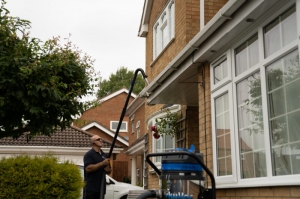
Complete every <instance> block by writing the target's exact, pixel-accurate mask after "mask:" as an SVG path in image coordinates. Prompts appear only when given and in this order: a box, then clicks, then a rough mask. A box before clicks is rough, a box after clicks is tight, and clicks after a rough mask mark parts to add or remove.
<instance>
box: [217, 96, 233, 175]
mask: <svg viewBox="0 0 300 199" xmlns="http://www.w3.org/2000/svg"><path fill="white" fill-rule="evenodd" d="M215 104H216V109H217V108H220V109H219V110H216V111H215V112H216V118H215V120H216V132H215V134H216V139H217V140H216V142H217V149H216V150H217V153H218V154H217V162H218V171H217V173H218V175H219V176H223V175H231V174H232V167H231V165H232V162H231V141H230V136H231V133H230V128H229V127H230V119H229V101H228V93H226V94H224V95H223V96H221V97H219V98H217V99H216V100H215ZM225 104H226V105H225ZM221 107H222V108H221ZM217 113H218V115H217ZM229 165H230V166H229Z"/></svg>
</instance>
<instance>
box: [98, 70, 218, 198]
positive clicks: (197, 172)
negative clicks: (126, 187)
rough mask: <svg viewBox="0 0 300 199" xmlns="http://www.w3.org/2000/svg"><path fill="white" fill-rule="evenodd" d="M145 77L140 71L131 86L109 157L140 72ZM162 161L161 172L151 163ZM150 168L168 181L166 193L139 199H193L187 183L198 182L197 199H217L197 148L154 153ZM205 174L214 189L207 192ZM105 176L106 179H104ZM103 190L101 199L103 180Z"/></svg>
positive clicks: (162, 190)
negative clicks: (188, 181) (156, 159)
mask: <svg viewBox="0 0 300 199" xmlns="http://www.w3.org/2000/svg"><path fill="white" fill-rule="evenodd" d="M139 71H140V72H141V73H142V76H143V78H144V79H145V81H146V83H147V84H148V81H147V75H146V74H145V72H144V71H143V69H140V68H138V69H137V70H136V71H135V73H134V77H133V79H132V82H131V86H130V89H129V92H128V96H127V99H126V101H125V105H124V108H123V111H122V114H121V116H120V120H119V124H118V127H117V130H116V133H115V136H114V139H113V142H112V145H111V148H110V151H109V154H108V157H110V156H111V154H112V150H113V148H114V145H115V142H116V139H117V136H118V133H119V130H120V127H121V124H122V121H123V118H124V115H125V112H126V109H127V104H128V101H129V98H130V96H131V92H132V89H133V86H134V84H135V80H136V77H137V74H138V72H139ZM158 156H160V157H161V171H160V170H159V169H158V168H157V167H156V166H155V165H154V164H153V162H152V161H151V160H150V158H151V157H158ZM146 160H147V162H148V164H149V165H150V166H151V167H152V168H153V169H154V171H155V172H156V173H157V174H158V175H159V178H160V179H161V180H165V181H166V189H161V190H147V191H146V192H144V193H142V194H141V195H140V196H138V198H137V199H146V198H159V199H193V198H195V197H193V196H192V195H188V194H187V193H188V190H187V186H186V185H187V180H199V194H198V196H197V199H216V188H215V178H214V176H213V174H212V173H211V172H210V170H209V169H208V168H207V167H206V166H205V164H204V163H203V155H202V154H201V153H198V152H196V151H195V148H194V146H193V145H192V146H191V148H190V149H182V148H176V149H174V150H170V151H168V152H165V153H151V154H148V155H147V156H146ZM203 171H205V172H206V174H207V175H208V176H209V177H210V179H211V188H210V189H208V188H204V187H203V186H201V184H203V182H204V181H205V178H204V177H203ZM103 176H105V175H103ZM101 180H102V183H101V190H100V199H104V194H103V193H104V191H103V190H104V189H105V188H104V185H105V179H104V177H103V179H101Z"/></svg>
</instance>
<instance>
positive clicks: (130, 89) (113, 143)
mask: <svg viewBox="0 0 300 199" xmlns="http://www.w3.org/2000/svg"><path fill="white" fill-rule="evenodd" d="M139 71H140V72H141V73H142V75H143V78H144V79H145V81H146V83H147V84H148V81H147V75H146V74H145V72H144V70H143V69H141V68H138V69H136V70H135V73H134V76H133V78H132V81H131V86H130V88H129V91H128V95H127V98H126V101H125V105H124V108H123V111H122V114H121V116H120V120H119V124H118V127H117V130H116V133H115V137H114V139H113V142H112V144H111V147H110V150H109V153H108V158H110V156H111V154H112V151H113V149H114V146H115V143H116V140H117V137H118V134H119V131H120V127H121V124H122V121H123V118H124V115H125V113H126V109H127V105H128V102H129V99H130V96H131V92H132V89H133V86H134V84H135V80H136V77H137V74H138V72H139ZM104 185H106V180H105V175H103V178H102V183H101V190H100V199H104Z"/></svg>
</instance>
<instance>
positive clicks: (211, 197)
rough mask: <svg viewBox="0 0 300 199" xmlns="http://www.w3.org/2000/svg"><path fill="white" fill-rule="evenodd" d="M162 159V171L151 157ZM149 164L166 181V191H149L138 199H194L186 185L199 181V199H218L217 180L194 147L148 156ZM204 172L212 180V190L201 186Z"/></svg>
mask: <svg viewBox="0 0 300 199" xmlns="http://www.w3.org/2000/svg"><path fill="white" fill-rule="evenodd" d="M158 156H160V157H161V170H159V169H158V168H157V167H156V166H155V165H154V164H153V162H152V161H151V160H150V157H158ZM146 160H147V162H148V164H149V165H150V166H151V167H152V168H153V169H154V170H155V172H156V173H157V174H158V175H159V178H160V179H161V180H166V184H167V185H166V189H161V190H148V191H146V192H145V193H143V194H141V195H140V196H139V197H138V198H137V199H146V198H160V199H193V198H195V197H193V195H189V194H187V193H188V190H187V187H186V184H187V182H186V181H187V180H199V194H198V196H197V197H196V198H197V199H216V188H215V179H214V176H213V174H212V173H211V172H210V170H209V169H208V168H207V167H206V166H205V165H204V163H203V155H202V154H201V153H198V152H196V151H195V149H194V146H193V145H191V148H190V149H182V148H176V149H174V150H171V151H169V152H165V153H150V154H148V155H147V156H146ZM203 171H205V172H206V173H207V175H208V176H209V177H210V179H211V188H210V189H208V188H204V187H203V186H201V184H202V182H204V181H205V178H204V177H203Z"/></svg>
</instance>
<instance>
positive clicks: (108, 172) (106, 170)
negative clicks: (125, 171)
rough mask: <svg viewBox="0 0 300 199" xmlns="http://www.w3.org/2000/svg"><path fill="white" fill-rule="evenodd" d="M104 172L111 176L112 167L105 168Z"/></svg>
mask: <svg viewBox="0 0 300 199" xmlns="http://www.w3.org/2000/svg"><path fill="white" fill-rule="evenodd" d="M104 171H105V173H106V174H110V173H111V168H110V166H106V167H104Z"/></svg>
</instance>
